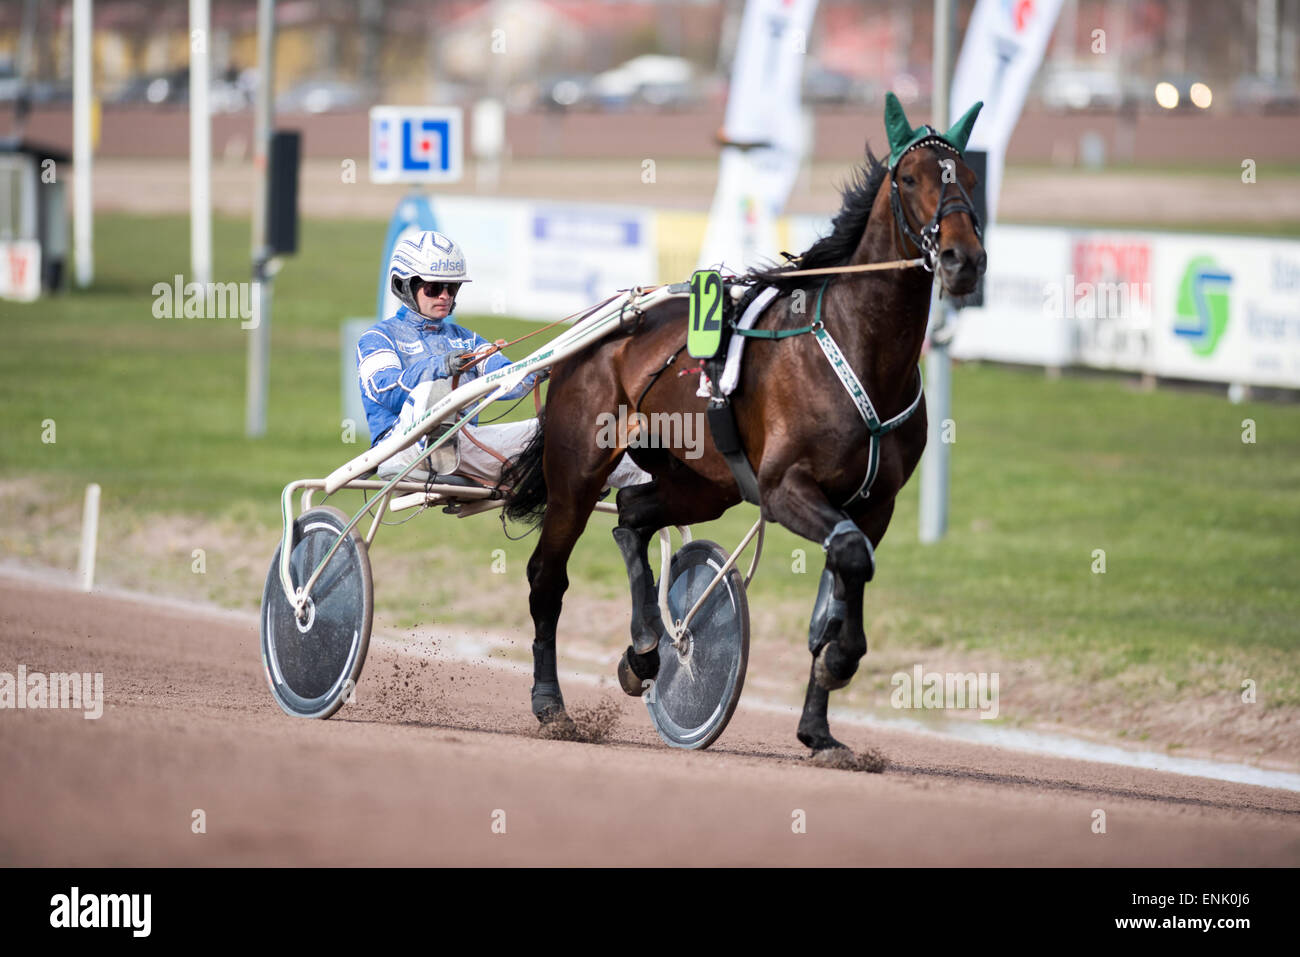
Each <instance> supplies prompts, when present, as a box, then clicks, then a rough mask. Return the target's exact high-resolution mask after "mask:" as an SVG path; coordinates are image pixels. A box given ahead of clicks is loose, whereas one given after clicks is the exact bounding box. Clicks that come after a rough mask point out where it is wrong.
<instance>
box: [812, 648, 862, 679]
mask: <svg viewBox="0 0 1300 957" xmlns="http://www.w3.org/2000/svg"><path fill="white" fill-rule="evenodd" d="M832 647H834V642H827V643H826V644H824V645H822V649H821V651H819V652H817V658H816V660H814V661H813V680H814V681H816V682H817V687H819V688H821V689H822V690H823V691H839V690H840V689H841V688H846V687H848V684H849V682H850V681H851V680H853V673H852V672H849V674H848V675H847V676H846V677H844V678H837V677H835V675H833V674H831V669H830V668H829V667H828V666H827V664H826V653H827V651H829V650H830V649H831V648H832Z"/></svg>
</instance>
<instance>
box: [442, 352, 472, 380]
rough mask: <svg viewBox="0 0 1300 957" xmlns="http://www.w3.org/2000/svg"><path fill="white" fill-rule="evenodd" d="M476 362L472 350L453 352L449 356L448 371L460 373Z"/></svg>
mask: <svg viewBox="0 0 1300 957" xmlns="http://www.w3.org/2000/svg"><path fill="white" fill-rule="evenodd" d="M474 362H475V359H474V354H473V353H472V352H453V353H452V354H451V355H449V356H447V371H448V372H450V373H451V374H452V375H460V374H461V373H462V372H464V371H465V370H466V369H468V368H469V367H470V366H472V365H473V364H474Z"/></svg>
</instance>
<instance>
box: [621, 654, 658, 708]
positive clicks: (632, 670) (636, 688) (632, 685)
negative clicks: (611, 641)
mask: <svg viewBox="0 0 1300 957" xmlns="http://www.w3.org/2000/svg"><path fill="white" fill-rule="evenodd" d="M658 674H659V652H658V650H657V649H654V648H652V649H650V653H649V654H645V655H639V654H637V653H636V650H635V649H634V648H628V649H627V651H625V652H623V657H622V658H620V659H619V660H618V683H619V686H620V687H621V688H622V689H623V691H624V693H625V694H629V695H631V696H632V697H633V698H639V697H641V696H642V695H643V694H645V691H646V688H648V687H649V686H650V682H651V681H652V680H653V679H654V678H655V677H656V676H657V675H658Z"/></svg>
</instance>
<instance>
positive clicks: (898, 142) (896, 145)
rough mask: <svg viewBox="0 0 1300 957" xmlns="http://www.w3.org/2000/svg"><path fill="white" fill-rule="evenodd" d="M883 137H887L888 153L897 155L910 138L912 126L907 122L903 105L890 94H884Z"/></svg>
mask: <svg viewBox="0 0 1300 957" xmlns="http://www.w3.org/2000/svg"><path fill="white" fill-rule="evenodd" d="M885 135H886V136H888V137H889V152H890V153H893V154H898V153H899V152H900V151H901V150H902V148H903V147H904V146H906V145H907V143H908V141H909V140H911V138H912V124H911V123H909V122H907V114H906V113H904V112H903V104H902V103H899V102H898V97H896V96H894V94H893V93H892V92H890V93H886V94H885Z"/></svg>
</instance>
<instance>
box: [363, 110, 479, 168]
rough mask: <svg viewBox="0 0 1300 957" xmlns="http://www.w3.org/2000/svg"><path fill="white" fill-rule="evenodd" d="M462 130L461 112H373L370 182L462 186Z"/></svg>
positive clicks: (463, 145) (463, 152) (371, 118)
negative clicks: (460, 184)
mask: <svg viewBox="0 0 1300 957" xmlns="http://www.w3.org/2000/svg"><path fill="white" fill-rule="evenodd" d="M464 128H465V126H464V119H463V114H462V112H461V110H460V109H459V108H458V107H414V106H376V107H372V108H371V110H370V181H371V182H372V183H453V182H458V181H459V180H460V179H461V176H462V174H463V169H464V156H465V136H464Z"/></svg>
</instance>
